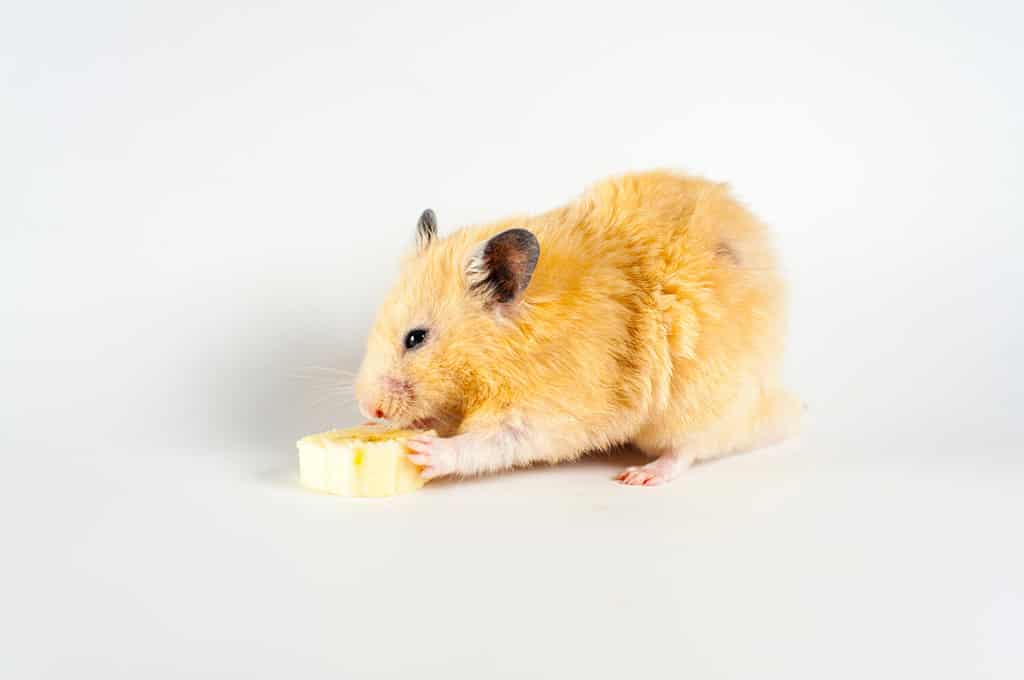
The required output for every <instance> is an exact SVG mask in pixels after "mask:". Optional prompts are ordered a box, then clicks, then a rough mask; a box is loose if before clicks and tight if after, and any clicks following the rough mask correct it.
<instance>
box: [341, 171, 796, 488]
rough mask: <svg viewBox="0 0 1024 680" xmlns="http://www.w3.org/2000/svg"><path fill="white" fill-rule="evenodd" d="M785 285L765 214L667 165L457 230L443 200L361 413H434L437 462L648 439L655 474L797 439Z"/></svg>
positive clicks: (430, 458) (416, 452) (411, 262)
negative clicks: (445, 217) (448, 227)
mask: <svg viewBox="0 0 1024 680" xmlns="http://www.w3.org/2000/svg"><path fill="white" fill-rule="evenodd" d="M785 331H786V301H785V287H784V284H783V280H782V277H781V275H780V272H779V266H778V263H777V260H776V255H775V253H774V250H773V247H772V244H771V239H770V235H769V233H768V230H767V229H766V227H765V226H764V225H763V224H761V222H759V221H758V220H757V219H756V218H755V217H754V216H753V215H752V214H751V213H750V212H748V211H747V209H746V208H744V207H743V206H742V205H741V204H740V203H738V202H737V201H736V200H735V199H734V198H732V197H731V196H730V193H729V189H728V187H727V186H726V185H724V184H718V183H712V182H709V181H706V180H704V179H701V178H698V177H692V176H687V175H683V174H678V173H673V172H667V171H654V172H646V173H639V174H630V175H625V176H620V177H615V178H611V179H607V180H605V181H602V182H599V183H597V184H595V185H594V186H592V187H591V188H590V189H589V190H588V191H586V192H585V193H584V195H583V196H582V197H580V198H579V199H578V200H575V201H574V202H572V203H569V204H568V205H565V206H563V207H560V208H556V209H554V210H551V211H550V212H546V213H543V214H540V215H536V216H520V217H512V218H509V219H504V220H500V221H498V222H494V223H491V224H487V225H484V226H473V227H467V228H464V229H460V230H458V231H455V232H453V233H451V234H449V235H448V236H446V237H444V238H442V237H440V236H439V235H438V229H437V220H436V217H435V216H434V213H433V212H432V211H430V210H427V211H425V212H424V213H423V215H422V216H421V217H420V220H419V223H418V225H417V229H416V246H415V248H414V249H413V251H412V252H410V253H409V254H408V255H407V257H406V259H405V261H404V263H403V266H402V271H401V275H400V277H399V280H398V282H397V285H395V287H394V288H393V289H392V290H391V292H390V294H388V296H387V297H386V299H385V301H384V303H383V305H382V307H381V308H380V310H379V313H378V315H377V318H376V320H375V322H374V325H373V328H372V330H371V332H370V335H369V339H368V342H367V348H366V355H365V358H364V360H363V362H362V365H361V366H360V369H359V373H358V375H357V378H356V384H355V390H356V396H357V399H358V402H359V407H360V410H361V412H362V413H363V415H364V416H366V417H367V418H372V419H386V420H388V421H391V422H392V423H393V424H395V425H398V426H401V427H413V428H417V429H422V430H433V432H434V433H436V434H434V433H431V434H424V435H422V436H419V437H417V438H414V439H412V440H411V441H410V442H409V446H410V448H411V449H412V452H411V453H410V458H411V459H412V460H413V462H415V463H417V464H418V465H421V466H422V468H423V471H422V474H423V476H424V477H426V478H432V477H439V476H443V475H476V474H480V473H487V472H495V471H499V470H504V469H508V468H512V467H516V466H523V465H528V464H530V463H533V462H536V461H547V462H552V463H553V462H557V461H564V460H569V459H574V458H577V457H579V456H581V455H583V454H584V453H586V452H588V451H593V450H600V449H607V448H609V447H612V446H614V445H618V444H623V443H630V444H633V445H635V446H636V447H638V448H639V449H641V450H642V451H643V452H645V453H646V454H648V455H649V456H650V457H651V458H652V459H653V460H652V461H651V462H649V463H647V464H646V465H639V466H634V467H630V468H628V469H626V470H624V471H622V473H621V474H619V475H618V477H617V479H618V481H619V482H621V483H623V484H627V485H634V486H654V485H658V484H664V483H666V482H669V481H670V480H672V479H674V478H676V477H677V476H678V475H679V474H680V473H681V472H682V471H684V470H685V469H686V468H687V467H688V466H690V465H691V464H692V463H693V462H694V461H697V460H704V459H709V458H715V457H718V456H722V455H725V454H728V453H732V452H738V451H743V450H748V449H752V448H756V447H758V446H762V445H767V444H769V443H774V442H777V441H780V440H781V439H783V438H785V437H786V436H787V435H789V434H790V433H792V432H794V430H795V429H796V428H797V426H798V422H799V419H800V414H801V412H802V406H801V404H800V402H798V400H797V399H796V398H795V397H794V396H793V395H792V394H790V393H789V392H788V391H786V390H785V389H784V388H783V386H782V385H781V383H780V368H781V359H782V354H783V344H784V337H785Z"/></svg>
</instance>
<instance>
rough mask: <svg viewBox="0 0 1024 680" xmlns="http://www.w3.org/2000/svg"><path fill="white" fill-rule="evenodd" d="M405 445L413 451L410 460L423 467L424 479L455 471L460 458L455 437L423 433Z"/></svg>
mask: <svg viewBox="0 0 1024 680" xmlns="http://www.w3.org/2000/svg"><path fill="white" fill-rule="evenodd" d="M405 445H406V446H408V447H409V448H410V449H412V451H413V452H412V453H410V454H409V460H411V461H412V462H414V463H416V464H417V465H419V466H420V467H422V468H423V471H422V472H421V473H420V474H421V475H422V476H423V479H433V478H434V477H443V476H445V475H450V474H451V473H453V472H455V470H456V467H457V464H458V460H459V453H458V448H459V445H458V441H457V440H456V438H455V437H437V436H434V435H432V434H421V435H417V436H415V437H413V438H411V439H409V440H408V441H407V442H406V443H405Z"/></svg>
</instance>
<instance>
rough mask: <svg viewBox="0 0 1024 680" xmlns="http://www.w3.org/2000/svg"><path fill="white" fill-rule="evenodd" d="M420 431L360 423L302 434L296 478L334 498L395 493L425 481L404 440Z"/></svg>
mask: <svg viewBox="0 0 1024 680" xmlns="http://www.w3.org/2000/svg"><path fill="white" fill-rule="evenodd" d="M418 434H421V433H420V432H417V431H415V430H392V429H388V428H387V427H385V426H382V425H362V426H360V427H353V428H350V429H347V430H331V431H330V432H322V433H320V434H311V435H309V436H308V437H303V438H302V439H300V440H299V441H298V443H297V445H298V447H299V479H300V481H301V482H302V485H303V486H304V487H306V488H307V489H312V490H313V491H321V492H324V493H329V494H334V495H337V496H360V497H361V496H366V497H380V496H394V495H396V494H400V493H408V492H410V491H415V490H416V489H419V488H420V487H422V486H423V484H424V481H425V480H424V479H423V478H422V477H420V467H419V466H418V465H416V464H415V463H413V462H412V461H410V460H409V458H408V457H407V456H406V453H407V452H408V449H407V448H406V446H405V442H406V441H407V440H408V439H409V438H410V437H414V436H416V435H418Z"/></svg>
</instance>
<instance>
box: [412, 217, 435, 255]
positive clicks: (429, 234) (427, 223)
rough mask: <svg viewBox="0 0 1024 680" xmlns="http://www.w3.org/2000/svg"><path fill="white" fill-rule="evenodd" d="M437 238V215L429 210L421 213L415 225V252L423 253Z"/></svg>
mask: <svg viewBox="0 0 1024 680" xmlns="http://www.w3.org/2000/svg"><path fill="white" fill-rule="evenodd" d="M436 237H437V215H435V214H434V211H433V210H431V209H430V208H427V209H426V210H424V211H423V214H422V215H420V219H419V221H418V222H417V223H416V250H417V251H419V252H423V250H425V249H426V247H427V246H429V245H430V242H431V241H433V240H434V238H436Z"/></svg>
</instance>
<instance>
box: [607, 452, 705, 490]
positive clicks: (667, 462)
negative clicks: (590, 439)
mask: <svg viewBox="0 0 1024 680" xmlns="http://www.w3.org/2000/svg"><path fill="white" fill-rule="evenodd" d="M696 458H697V456H696V453H695V452H694V451H693V450H692V449H689V448H687V449H677V450H672V451H667V452H665V453H663V454H661V455H660V456H658V457H657V458H656V459H654V460H652V461H651V462H650V463H647V464H646V465H632V466H630V467H628V468H626V469H625V470H623V471H622V472H621V473H619V476H618V477H616V478H615V479H616V481H618V482H619V483H620V484H622V485H624V486H658V485H659V484H667V483H668V482H671V481H672V480H673V479H675V478H676V477H678V476H679V475H681V474H682V473H683V471H685V470H686V469H687V468H689V467H690V466H691V465H693V461H694V460H696Z"/></svg>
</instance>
